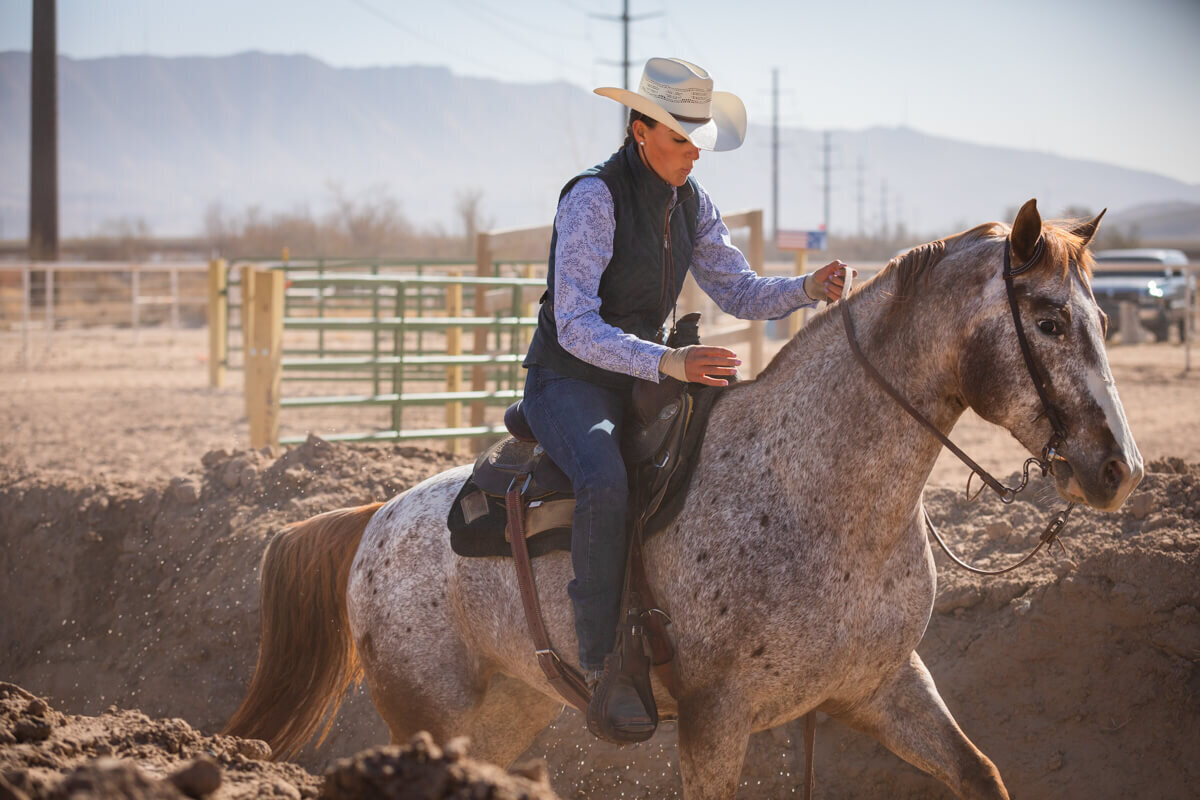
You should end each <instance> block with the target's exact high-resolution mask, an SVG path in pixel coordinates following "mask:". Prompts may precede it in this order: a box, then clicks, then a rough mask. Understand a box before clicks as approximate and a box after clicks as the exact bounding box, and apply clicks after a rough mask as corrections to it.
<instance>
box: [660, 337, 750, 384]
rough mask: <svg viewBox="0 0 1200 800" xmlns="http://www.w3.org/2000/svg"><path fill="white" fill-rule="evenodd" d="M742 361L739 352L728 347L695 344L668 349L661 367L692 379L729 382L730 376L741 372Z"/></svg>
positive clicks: (681, 379)
mask: <svg viewBox="0 0 1200 800" xmlns="http://www.w3.org/2000/svg"><path fill="white" fill-rule="evenodd" d="M741 363H742V361H741V359H739V358H738V357H737V353H735V352H733V351H732V350H729V349H728V348H725V347H709V346H707V345H702V344H693V345H688V346H687V347H680V348H677V349H675V350H668V351H667V352H666V353H665V354H664V355H663V357H662V359H661V360H660V361H659V362H658V371H659V372H661V373H663V374H664V375H670V376H671V377H672V378H675V379H676V380H680V381H685V382H689V383H703V384H704V385H705V386H728V385H729V381H728V380H726V377H732V376H734V375H737V368H738V365H739V364H741ZM722 376H726V377H722Z"/></svg>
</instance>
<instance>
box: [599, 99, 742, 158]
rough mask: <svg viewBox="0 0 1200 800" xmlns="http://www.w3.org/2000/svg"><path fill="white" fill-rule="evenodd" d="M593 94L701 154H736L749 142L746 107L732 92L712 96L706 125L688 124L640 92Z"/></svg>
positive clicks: (704, 123)
mask: <svg viewBox="0 0 1200 800" xmlns="http://www.w3.org/2000/svg"><path fill="white" fill-rule="evenodd" d="M593 91H595V93H596V94H598V95H600V96H601V97H608V98H610V99H612V100H616V101H617V102H618V103H620V104H621V105H625V106H628V107H629V108H632V109H633V110H634V111H637V112H639V113H641V114H645V115H646V116H647V117H650V118H651V119H653V120H657V121H658V122H661V123H662V124H664V125H666V126H667V127H668V128H670V129H671V130H673V131H675V132H676V133H678V134H679V135H680V136H683V137H685V138H687V140H688V141H690V142H691V143H692V144H694V145H696V147H699V148H700V149H701V150H713V151H716V152H720V151H722V150H736V149H737V148H739V147H741V146H742V143H743V142H744V141H746V106H745V105H744V104H743V103H742V100H741V98H739V97H738V96H737V95H736V94H732V93H730V92H713V93H712V107H711V109H712V117H711V118H710V119H708V120H706V121H705V122H684V121H682V120H679V119H676V118H675V116H674V115H673V114H671V112H669V111H667V110H666V109H665V108H663V107H662V106H660V105H659V104H658V103H656V102H654V101H653V100H651V99H650V98H648V97H646V96H644V95H640V94H638V93H637V92H631V91H629V90H628V89H617V88H615V87H611V86H602V87H600V88H599V89H595V90H593Z"/></svg>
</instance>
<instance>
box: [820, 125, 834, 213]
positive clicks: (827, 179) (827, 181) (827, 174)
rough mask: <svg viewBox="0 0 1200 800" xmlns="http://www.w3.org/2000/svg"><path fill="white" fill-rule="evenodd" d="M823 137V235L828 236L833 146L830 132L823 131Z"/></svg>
mask: <svg viewBox="0 0 1200 800" xmlns="http://www.w3.org/2000/svg"><path fill="white" fill-rule="evenodd" d="M824 138H825V144H824V146H823V147H822V148H821V149H822V151H823V152H824V155H825V159H824V161H825V167H824V172H825V188H824V194H825V235H826V236H829V233H830V231H829V197H830V192H831V191H832V188H833V187H832V183H831V178H830V171H831V170H832V164H831V154H832V150H833V148H832V147H831V146H830V138H831V134H830V132H829V131H825V137H824Z"/></svg>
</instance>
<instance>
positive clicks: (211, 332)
mask: <svg viewBox="0 0 1200 800" xmlns="http://www.w3.org/2000/svg"><path fill="white" fill-rule="evenodd" d="M228 280H229V279H228V275H227V274H226V271H225V259H223V258H214V259H212V260H211V261H209V262H208V385H209V386H211V387H212V388H214V389H221V388H223V387H224V386H225V358H226V355H227V347H228V343H229V339H228V332H229V315H228V308H229V307H228V305H226V302H225V301H226V297H227V294H226V292H227V289H228Z"/></svg>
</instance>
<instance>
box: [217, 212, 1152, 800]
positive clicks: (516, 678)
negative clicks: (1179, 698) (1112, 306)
mask: <svg viewBox="0 0 1200 800" xmlns="http://www.w3.org/2000/svg"><path fill="white" fill-rule="evenodd" d="M1098 221H1099V219H1098V218H1097V219H1095V220H1091V221H1089V222H1085V223H1075V224H1070V225H1061V226H1056V225H1050V224H1043V222H1042V220H1041V218H1040V216H1039V215H1038V212H1037V209H1036V205H1035V204H1034V203H1033V202H1032V201H1031V202H1030V203H1027V204H1026V205H1025V206H1024V207H1023V208H1022V209H1021V212H1020V213H1019V214H1018V216H1017V219H1016V221H1015V222H1014V225H1013V230H1012V237H1011V241H1012V252H1013V259H1014V263H1017V264H1019V263H1022V262H1023V261H1025V260H1026V259H1027V258H1028V257H1029V256H1030V255H1031V254H1032V252H1033V248H1034V245H1035V242H1036V240H1037V238H1038V236H1039V235H1044V236H1045V248H1044V254H1043V255H1042V257H1041V259H1040V260H1039V262H1038V263H1037V265H1036V266H1035V267H1034V268H1032V269H1031V270H1030V271H1028V272H1026V273H1025V274H1023V275H1021V276H1019V277H1018V278H1017V279H1016V291H1017V294H1018V296H1019V302H1020V309H1021V318H1022V321H1023V324H1024V328H1025V331H1026V334H1027V336H1028V338H1029V340H1030V343H1031V346H1032V349H1033V352H1034V355H1035V357H1036V359H1037V361H1038V362H1039V363H1040V365H1041V367H1042V369H1043V370H1044V371H1045V373H1046V375H1047V378H1048V386H1049V394H1050V396H1051V398H1052V401H1053V402H1054V403H1055V404H1056V405H1057V406H1058V408H1059V409H1060V410H1061V412H1062V417H1063V420H1064V421H1065V423H1066V426H1067V433H1068V436H1067V439H1066V442H1065V443H1064V444H1063V445H1062V446H1061V447H1060V449H1059V452H1060V453H1061V455H1062V456H1063V457H1064V458H1065V459H1066V460H1065V461H1064V462H1059V463H1058V464H1057V466H1056V468H1055V477H1056V482H1057V487H1058V491H1059V493H1060V494H1061V495H1062V496H1063V497H1064V498H1068V499H1070V500H1074V501H1079V502H1084V503H1087V504H1088V505H1090V506H1093V507H1095V508H1098V509H1104V510H1111V509H1114V508H1117V507H1118V506H1119V505H1120V504H1121V503H1122V502H1123V501H1124V499H1125V498H1126V496H1127V495H1128V494H1129V492H1130V491H1132V489H1133V487H1134V486H1135V485H1136V484H1137V483H1138V481H1139V480H1140V478H1141V475H1142V462H1141V456H1140V454H1139V453H1138V450H1137V447H1136V445H1135V444H1134V442H1133V439H1132V438H1131V436H1130V433H1129V429H1128V427H1127V426H1126V422H1125V416H1124V412H1123V411H1122V408H1121V404H1120V401H1119V399H1118V397H1117V392H1116V387H1115V386H1114V385H1113V378H1112V373H1111V371H1110V370H1109V367H1108V363H1107V359H1106V357H1105V352H1104V335H1103V327H1104V324H1105V322H1104V319H1103V315H1102V313H1101V312H1100V310H1099V308H1098V307H1097V305H1096V302H1095V300H1094V298H1093V296H1092V292H1091V290H1090V288H1089V283H1090V263H1091V261H1090V256H1089V255H1088V254H1087V252H1086V245H1087V242H1088V240H1089V239H1090V238H1091V236H1092V234H1093V233H1094V231H1095V227H1096V224H1097V223H1098ZM1008 234H1009V229H1008V227H1007V226H1005V225H1001V224H989V225H982V226H980V227H977V228H975V229H973V230H970V231H967V232H965V233H962V234H958V235H956V236H953V237H950V238H949V239H946V240H944V241H939V242H935V243H932V244H929V245H925V246H923V247H920V248H917V249H916V250H914V251H912V252H910V253H908V254H907V255H905V256H904V257H902V258H900V259H897V260H896V261H894V262H893V263H892V264H890V265H889V266H888V267H887V269H885V270H883V271H882V272H881V273H880V274H879V275H878V276H876V277H875V278H874V279H872V280H871V281H869V282H867V283H865V284H863V285H862V286H861V287H859V288H858V289H857V291H855V292H854V293H853V294H852V295H851V296H850V298H849V299H848V300H847V301H846V302H848V303H849V308H850V310H851V311H852V312H853V316H854V319H855V323H856V327H857V331H858V339H859V341H860V342H861V344H862V347H863V349H864V350H865V351H866V353H867V354H868V356H869V357H870V359H871V360H872V362H873V363H874V364H875V365H876V366H877V367H878V368H879V370H880V371H881V372H882V373H883V374H884V375H885V376H886V377H887V378H888V379H889V380H890V381H891V382H893V383H894V385H895V386H896V387H897V388H898V389H899V390H900V391H901V392H902V393H903V394H904V395H905V396H906V397H907V398H908V399H909V400H910V401H911V402H912V403H913V405H915V406H916V407H917V408H918V409H920V410H921V411H922V412H923V413H924V414H926V415H927V416H928V417H929V418H930V419H931V420H932V421H933V422H934V423H935V424H936V425H937V427H938V428H939V429H941V430H942V431H943V432H949V431H950V429H951V428H952V427H953V426H954V423H955V421H956V420H957V419H958V417H959V415H960V414H961V413H962V412H963V411H964V410H965V409H966V408H968V407H969V408H972V409H974V410H975V411H976V412H978V413H979V414H980V415H981V416H982V417H983V418H985V419H987V420H989V421H991V422H994V423H996V424H998V425H1002V426H1004V427H1005V428H1007V429H1008V430H1009V431H1010V432H1011V433H1012V434H1013V436H1015V437H1016V438H1017V439H1018V440H1019V441H1020V442H1021V443H1022V444H1023V445H1024V446H1025V447H1026V448H1028V449H1029V450H1030V452H1033V453H1040V451H1041V449H1042V447H1043V446H1044V445H1045V443H1046V442H1047V440H1048V439H1049V438H1050V426H1049V424H1048V423H1047V421H1046V419H1045V417H1044V416H1043V414H1042V410H1041V405H1040V402H1039V400H1038V397H1037V394H1036V392H1035V390H1034V388H1033V385H1032V383H1031V379H1030V377H1029V374H1028V372H1027V370H1026V367H1025V364H1024V363H1023V361H1022V357H1021V353H1020V350H1019V348H1018V343H1017V337H1016V333H1015V328H1014V323H1013V319H1012V316H1011V314H1010V310H1009V307H1008V304H1007V300H1006V295H1005V289H1004V283H1003V281H1002V279H1001V265H1002V259H1003V252H1004V247H1005V244H1004V243H1005V237H1006V236H1007V235H1008ZM835 310H836V309H835ZM940 449H941V445H940V444H939V443H938V442H937V441H936V440H935V439H934V437H933V436H931V435H930V434H929V433H928V432H927V431H925V430H924V429H922V428H921V427H919V426H918V424H917V423H916V422H915V421H913V419H912V418H910V417H909V416H907V415H906V414H905V412H904V411H902V410H901V409H900V408H899V407H898V406H897V405H896V404H895V403H894V402H893V401H892V400H890V399H888V398H887V397H886V396H885V395H884V394H883V392H881V391H880V389H879V388H878V387H877V386H876V385H874V384H873V383H871V382H870V381H869V379H868V378H867V376H866V375H865V374H864V373H863V370H862V369H861V368H860V367H859V366H858V365H857V364H856V362H855V361H854V359H853V357H852V354H851V351H850V348H849V347H848V345H847V341H846V336H845V333H844V331H843V328H842V321H841V320H840V319H839V317H838V316H837V315H836V314H830V313H824V314H820V315H818V316H817V317H816V318H815V319H814V320H813V321H812V322H811V323H810V324H809V325H808V326H806V327H805V328H804V329H803V330H802V331H801V332H800V334H799V335H798V336H796V338H795V339H794V340H792V341H791V342H790V343H789V344H788V345H787V346H786V347H784V348H783V350H782V351H781V352H780V353H779V355H778V356H777V357H776V358H775V359H774V361H773V362H772V363H771V364H770V366H769V367H768V368H767V369H766V371H765V372H764V373H763V374H762V375H761V376H760V377H759V378H758V379H757V380H754V381H749V382H746V383H743V384H741V385H738V386H736V387H735V388H732V389H730V390H728V391H727V392H726V393H725V395H724V396H723V398H722V399H721V400H720V401H719V402H718V403H717V404H716V407H715V408H714V410H713V413H712V418H711V422H710V424H709V429H708V438H707V440H706V441H705V443H704V446H703V452H702V455H701V458H700V462H699V465H698V467H697V471H696V474H695V477H694V480H693V483H692V489H691V494H690V495H689V497H688V501H687V504H686V506H685V507H684V509H683V511H682V512H681V513H680V514H679V516H678V518H677V519H676V520H675V521H674V523H673V524H672V525H671V526H670V527H669V528H667V529H666V530H664V531H663V532H661V533H659V534H657V535H656V536H654V537H653V538H652V539H651V540H650V541H649V542H648V554H647V562H648V565H649V571H650V577H651V581H652V582H653V584H654V587H655V592H656V594H657V596H658V598H659V601H660V605H662V606H663V607H665V608H666V609H667V610H668V611H669V612H670V614H671V616H672V617H673V619H674V626H673V632H674V635H675V637H676V647H677V652H678V655H677V671H678V678H679V693H678V698H677V699H673V698H671V697H670V696H668V695H667V693H666V692H665V691H663V690H662V687H661V686H658V685H656V690H657V695H658V698H659V707H660V709H662V710H664V711H668V712H670V711H677V712H678V715H679V751H680V752H679V765H680V770H681V773H682V779H683V788H684V795H685V796H686V797H687V798H689V800H700V799H701V798H732V797H733V796H734V793H735V790H736V788H737V784H738V776H739V772H740V770H741V765H742V760H743V757H744V754H745V750H746V743H747V738H748V737H749V736H750V734H751V733H754V732H755V731H761V730H764V729H767V728H770V727H772V726H776V725H779V724H781V723H784V722H787V721H789V720H793V719H796V718H797V717H799V716H801V715H802V714H804V713H805V712H807V711H809V710H812V709H820V710H821V711H824V712H826V713H828V714H830V715H831V716H833V717H835V718H836V719H838V720H841V721H842V722H844V723H846V724H848V725H850V726H852V727H854V728H857V729H859V730H862V731H865V732H867V733H869V734H870V735H872V736H874V737H875V738H877V739H878V740H879V741H881V742H882V743H883V744H884V745H886V746H887V747H888V748H889V749H891V750H892V751H893V752H895V753H897V754H898V755H900V756H901V757H902V758H904V759H905V760H907V761H909V762H910V763H912V764H914V765H916V766H917V767H920V768H921V769H923V770H925V771H926V772H928V773H930V774H931V775H934V776H935V777H937V778H939V779H940V780H942V781H944V782H945V783H946V784H948V785H949V786H950V788H951V789H953V790H954V791H955V792H956V793H958V794H959V795H960V796H962V797H986V798H1001V797H1007V796H1008V794H1007V792H1006V790H1005V788H1004V785H1003V783H1002V781H1001V779H1000V775H999V773H998V772H997V770H996V768H995V766H994V765H993V764H992V762H991V761H990V760H988V758H987V757H986V756H984V755H983V754H982V753H981V752H980V751H979V750H978V749H977V748H976V747H975V746H974V745H973V744H972V743H971V742H970V740H968V739H967V737H966V736H965V735H964V734H963V732H962V731H961V729H960V728H959V727H958V725H957V724H956V723H955V721H954V719H953V718H952V717H951V715H950V712H949V711H948V710H947V709H946V706H945V704H944V703H943V702H942V700H941V698H940V697H939V696H938V692H937V689H936V687H935V686H934V684H933V679H932V678H931V677H930V675H929V672H928V671H927V670H926V669H925V666H924V665H923V664H922V663H921V658H920V657H919V656H918V655H917V653H916V652H915V648H916V647H917V644H918V643H919V642H920V641H921V636H922V635H923V634H924V632H925V627H926V624H927V623H928V622H929V616H930V612H931V609H932V606H933V599H934V590H935V582H936V572H935V569H934V561H933V556H932V553H931V551H930V546H929V542H928V540H927V539H926V533H925V529H924V528H923V526H922V505H921V492H922V487H924V485H925V481H926V479H927V478H928V476H929V473H930V470H931V469H932V468H933V464H934V460H935V459H936V458H937V456H938V453H939V451H940ZM1014 466H1015V465H1014ZM469 471H470V467H462V468H458V469H454V470H451V471H449V472H445V473H442V474H441V475H438V476H436V477H433V478H430V479H429V480H427V481H425V482H423V483H421V484H420V485H418V486H415V487H413V488H412V489H410V490H408V491H407V492H405V493H403V494H401V495H400V496H398V497H396V498H394V499H392V500H391V501H390V502H388V503H387V504H386V505H383V506H381V507H380V506H377V505H376V506H364V507H362V508H359V509H347V510H344V511H338V512H331V513H330V514H326V515H322V516H320V517H316V518H314V519H312V520H309V521H308V522H305V523H301V524H299V525H297V526H294V527H292V528H291V529H289V531H288V532H287V533H285V534H283V535H281V536H279V537H277V538H276V539H275V540H274V541H273V542H272V544H271V546H270V549H269V550H268V552H267V554H266V555H265V556H264V567H263V578H262V580H263V585H262V600H263V602H262V614H263V620H262V622H263V640H262V646H261V651H260V655H259V664H258V668H257V670H256V674H255V678H254V681H253V684H252V686H251V691H250V695H249V696H248V697H247V699H246V701H245V703H244V704H243V706H242V708H241V709H239V712H238V714H237V715H236V716H235V718H234V720H233V721H232V722H231V725H230V728H229V730H231V731H232V732H234V733H238V734H239V735H248V736H255V737H259V738H264V739H267V740H268V741H269V742H271V743H272V745H273V746H275V748H276V753H277V755H282V754H286V753H288V752H291V751H293V750H294V749H295V748H297V747H299V746H300V745H301V744H303V743H304V742H305V741H307V740H308V739H309V738H310V737H311V736H312V735H313V734H314V733H316V732H317V730H318V728H320V727H321V720H322V718H323V715H328V714H330V713H333V712H336V708H337V704H338V703H339V702H340V699H341V697H342V696H343V694H344V690H345V688H346V686H347V685H348V683H349V682H350V681H351V680H352V679H354V678H355V677H359V676H361V675H362V674H364V673H365V676H366V679H367V683H368V685H369V687H370V690H371V696H372V697H373V698H374V701H375V704H376V706H377V707H378V709H379V713H380V714H381V715H382V716H383V719H384V720H385V721H386V723H387V725H388V727H389V728H390V730H391V733H392V738H393V741H396V742H404V741H407V740H408V738H409V737H411V735H412V734H413V733H414V732H415V731H417V730H421V729H425V730H429V731H431V732H432V733H433V735H434V736H435V737H437V738H438V739H439V740H444V739H446V738H448V737H451V736H456V735H462V734H465V735H468V736H470V737H471V739H472V740H473V745H472V751H473V753H475V754H477V755H479V756H481V757H483V758H487V759H491V760H493V761H496V762H498V763H500V764H507V763H509V762H511V761H512V760H513V759H514V758H515V757H516V756H517V755H518V754H520V753H521V752H522V751H523V750H524V749H525V748H526V747H527V746H528V745H529V744H530V742H531V740H532V739H533V737H534V735H535V734H536V733H537V732H538V731H539V730H541V729H542V728H543V727H544V726H546V725H547V724H549V723H550V722H551V721H552V720H553V719H554V718H555V717H556V716H557V715H558V713H559V711H560V709H561V708H562V701H561V700H560V699H559V698H558V696H557V695H556V694H555V692H554V690H553V689H552V688H551V687H550V685H549V684H548V683H547V681H546V680H545V678H544V677H543V676H542V673H541V671H540V670H539V669H538V666H537V663H536V662H535V660H534V653H533V646H532V644H531V643H530V639H529V635H528V633H527V632H526V626H525V618H524V615H523V613H522V609H521V602H520V600H519V598H518V594H517V582H516V578H515V576H514V573H513V567H512V564H511V563H510V562H509V561H507V560H504V559H499V558H477V559H464V558H459V557H457V556H456V555H454V553H452V552H451V550H450V544H449V537H448V534H447V531H446V527H445V520H446V515H447V511H448V509H449V506H450V503H451V501H452V500H453V498H454V496H455V494H456V492H457V491H458V490H459V487H460V486H461V485H462V482H463V480H464V479H465V478H466V476H467V474H468V472H469ZM535 572H536V574H537V583H538V591H539V593H540V597H541V603H542V608H543V610H544V614H545V617H546V624H547V627H548V629H549V631H550V634H551V638H552V640H553V641H554V643H555V645H556V648H557V649H558V651H559V652H560V653H574V652H575V650H576V642H575V635H574V627H573V625H572V613H571V605H570V602H569V601H568V598H567V594H566V585H567V582H568V579H569V578H570V574H571V564H570V560H569V557H568V555H567V554H566V553H559V554H550V555H546V556H544V557H541V558H538V559H536V560H535Z"/></svg>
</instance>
